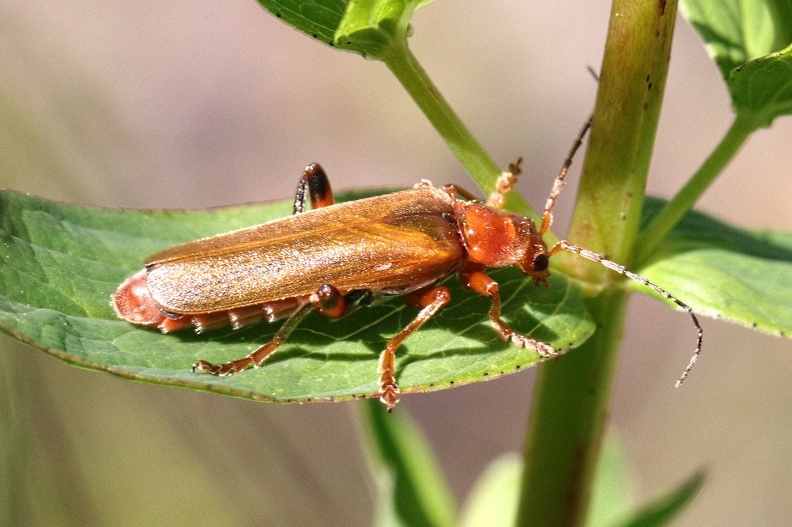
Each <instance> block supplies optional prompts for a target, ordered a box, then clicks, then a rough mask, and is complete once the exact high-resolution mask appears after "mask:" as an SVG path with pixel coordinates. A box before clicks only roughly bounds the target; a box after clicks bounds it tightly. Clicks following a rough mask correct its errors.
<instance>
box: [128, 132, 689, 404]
mask: <svg viewBox="0 0 792 527" xmlns="http://www.w3.org/2000/svg"><path fill="white" fill-rule="evenodd" d="M590 125H591V121H589V122H588V123H586V126H584V127H583V130H582V131H581V133H580V135H579V136H578V138H577V140H576V142H575V144H574V145H573V147H572V149H571V151H570V153H569V156H568V157H567V159H566V161H565V163H564V165H563V168H562V169H561V172H560V173H559V175H558V177H557V178H556V180H555V182H554V184H553V189H552V191H551V193H550V197H549V198H548V199H547V202H546V205H545V209H544V213H543V215H542V223H541V226H539V227H538V228H537V226H536V225H535V224H534V222H533V221H532V220H531V219H529V218H526V217H524V216H522V215H520V214H516V213H512V212H507V211H504V210H502V207H503V204H504V197H505V195H506V194H507V193H508V192H509V191H510V190H511V189H512V188H513V186H514V184H515V182H516V178H517V175H518V174H519V172H520V161H519V160H518V162H517V163H514V164H512V165H510V166H509V169H508V170H507V171H504V172H503V174H502V175H501V176H500V177H499V178H498V181H497V185H496V190H495V191H494V192H493V193H492V194H491V195H490V196H489V198H488V199H487V202H486V203H481V202H478V201H476V200H475V199H473V197H472V195H471V194H469V193H468V192H466V191H465V190H463V189H460V188H458V187H455V186H453V185H448V186H445V187H434V186H432V184H431V183H429V182H428V181H422V182H421V183H419V184H417V185H416V186H415V187H414V188H412V189H409V190H404V191H401V192H395V193H392V194H386V195H383V196H377V197H372V198H366V199H362V200H358V201H352V202H347V203H341V204H334V199H333V193H332V190H331V188H330V184H329V181H328V179H327V176H326V175H325V173H324V171H323V170H322V168H321V167H320V166H319V165H317V164H312V165H309V166H308V167H307V168H306V169H305V171H304V173H303V175H302V178H301V179H300V182H299V184H298V187H297V192H296V196H295V200H294V214H293V215H292V216H289V217H286V218H282V219H278V220H274V221H271V222H268V223H264V224H262V225H258V226H255V227H248V228H244V229H240V230H237V231H233V232H229V233H226V234H220V235H217V236H212V237H209V238H204V239H201V240H197V241H194V242H190V243H186V244H183V245H178V246H176V247H172V248H170V249H166V250H164V251H162V252H159V253H157V254H155V255H153V256H151V257H149V258H148V259H147V260H146V262H145V268H144V269H143V270H141V271H139V272H138V273H136V274H134V275H133V276H131V277H130V278H128V279H127V280H126V281H125V282H124V283H123V284H121V286H120V287H119V288H118V290H117V291H116V292H115V293H114V294H113V296H112V304H113V307H114V308H115V311H116V313H117V314H118V316H119V317H121V318H123V319H124V320H127V321H129V322H132V323H134V324H140V325H144V326H156V327H159V329H160V330H162V331H163V332H165V333H167V332H170V331H173V330H176V329H180V328H184V327H194V328H195V330H196V331H197V332H202V331H205V330H207V329H210V328H214V327H217V326H223V325H228V324H230V325H231V326H232V327H233V328H234V329H236V328H239V327H242V326H244V325H247V324H249V323H251V322H254V321H257V320H261V319H265V320H267V321H269V322H273V321H275V320H278V319H281V318H285V319H286V320H285V322H284V323H283V325H282V326H281V327H280V328H279V329H278V331H277V332H276V333H275V335H274V337H273V338H272V340H271V341H270V342H268V343H266V344H264V345H262V346H260V347H259V348H257V349H255V350H254V351H253V352H252V353H250V354H249V355H247V356H246V357H242V358H239V359H235V360H231V361H229V362H226V363H224V364H219V365H215V364H211V363H209V362H207V361H204V360H200V361H198V362H196V363H195V364H194V365H193V371H196V372H203V373H210V374H215V375H231V374H234V373H239V372H241V371H243V370H245V369H246V368H248V367H250V366H254V367H259V366H261V365H262V364H263V363H264V362H265V360H266V359H267V357H269V356H270V355H271V354H272V353H273V352H274V351H275V350H276V349H277V348H278V347H279V346H280V345H282V344H283V343H284V342H286V340H287V339H288V337H289V334H290V333H291V332H292V331H293V330H294V328H295V327H296V326H297V325H298V324H299V323H300V322H301V321H302V320H303V319H304V318H305V316H306V315H307V314H308V313H310V312H311V311H312V310H313V311H317V312H319V313H320V314H321V315H324V316H327V317H333V318H335V317H340V316H342V315H344V314H346V313H347V312H349V311H350V310H352V308H354V307H355V306H357V305H358V304H360V303H365V302H366V301H367V300H370V299H371V298H373V297H377V296H383V295H404V296H405V301H406V303H407V304H408V305H410V306H413V307H416V308H418V309H419V311H418V314H417V315H416V316H415V318H413V320H412V321H411V322H410V323H409V324H407V325H406V326H405V327H404V328H403V329H402V330H401V331H399V332H398V333H397V334H396V335H395V336H393V337H392V338H391V339H390V340H389V341H388V342H387V344H386V346H385V349H384V350H383V351H382V353H381V355H380V359H379V373H380V378H379V391H378V392H376V393H373V394H371V395H370V396H371V397H379V399H380V400H381V401H382V402H383V403H384V404H385V405H386V407H387V409H388V411H391V410H393V408H394V407H395V406H396V403H398V401H399V386H398V383H397V381H396V378H395V361H396V350H397V348H398V347H399V346H400V345H401V343H402V342H403V341H404V340H405V339H406V338H407V337H408V336H410V335H411V334H412V333H414V332H415V331H416V330H417V329H418V328H420V327H421V326H422V325H423V324H424V323H425V322H426V321H427V320H429V319H430V318H432V316H434V315H435V313H437V312H438V311H439V310H440V308H442V307H443V306H444V305H446V304H448V303H449V302H450V301H451V293H450V291H449V289H448V287H446V286H443V285H438V284H439V283H441V282H442V281H443V280H444V279H445V278H447V277H449V276H451V275H453V274H457V275H459V277H460V279H461V281H462V284H463V285H464V287H466V288H467V289H470V290H471V291H473V292H475V293H478V294H480V295H485V296H488V297H489V298H490V301H491V305H490V309H489V313H488V315H489V319H490V321H491V322H492V324H493V326H494V327H495V330H496V331H497V332H498V333H499V334H500V335H501V337H503V338H504V339H505V340H507V341H511V342H513V343H514V344H516V345H518V346H520V347H523V348H526V349H529V350H532V351H534V352H536V353H538V354H539V355H541V356H542V357H545V358H548V357H556V356H558V354H559V351H558V350H556V349H554V348H553V347H552V346H550V345H548V344H546V343H544V342H541V341H538V340H535V339H532V338H530V337H528V336H526V335H523V334H521V333H519V332H517V331H515V330H514V329H512V328H511V327H510V326H509V325H507V324H506V323H505V322H504V321H503V320H502V319H501V301H500V295H499V287H498V283H497V282H496V281H495V280H493V279H492V278H490V277H489V276H488V275H487V274H485V272H484V269H485V268H500V267H508V266H512V265H516V266H517V267H518V268H519V269H520V270H521V271H522V272H523V273H525V274H526V275H528V276H530V277H531V278H532V279H533V281H534V283H536V284H538V285H545V286H546V285H547V277H548V276H549V275H550V272H549V259H550V257H551V256H552V255H554V254H556V253H558V252H559V251H563V250H566V251H571V252H573V253H576V254H578V255H580V256H582V257H583V258H586V259H588V260H592V261H594V262H597V263H600V264H602V265H604V266H605V267H607V268H609V269H611V270H613V271H615V272H617V273H619V274H621V275H624V276H626V277H628V278H630V279H633V280H637V281H638V282H640V283H642V284H644V285H645V286H647V287H649V288H651V289H652V290H654V291H655V292H657V293H658V294H660V295H662V296H663V297H665V298H667V299H669V300H670V301H672V302H674V303H675V304H676V305H677V306H679V307H680V308H682V309H684V310H685V311H687V313H688V314H689V315H690V317H691V319H692V321H693V324H694V325H695V327H696V330H697V333H698V337H697V343H696V349H695V352H694V354H693V357H692V358H691V361H690V363H689V365H688V366H687V368H686V369H685V371H684V373H683V374H682V376H681V377H680V379H679V381H677V385H679V384H680V383H681V382H682V381H684V379H685V377H687V375H688V373H689V372H690V370H691V368H692V367H693V365H694V363H695V362H696V360H697V358H698V356H699V354H700V353H701V342H702V337H703V331H702V329H701V326H700V325H699V322H698V320H697V318H696V315H695V314H694V313H693V310H692V309H691V308H690V307H689V306H688V305H687V304H685V303H683V302H682V301H680V300H679V299H677V298H676V297H674V296H673V295H671V294H670V293H668V292H667V291H665V290H663V289H662V288H660V287H658V286H657V285H655V284H653V283H651V282H649V281H648V280H646V279H645V278H643V277H641V276H639V275H636V274H634V273H632V272H630V271H628V270H626V269H625V268H624V267H622V266H621V265H619V264H617V263H615V262H612V261H610V260H606V259H605V258H603V257H602V256H600V255H598V254H596V253H593V252H591V251H588V250H586V249H583V248H581V247H578V246H575V245H572V244H570V243H568V242H566V241H559V242H558V243H556V244H555V245H554V246H553V247H551V248H549V249H548V247H547V245H546V244H545V241H544V239H543V236H544V234H545V233H547V231H548V230H549V229H550V226H551V224H552V222H553V214H552V211H553V207H554V206H555V203H556V200H557V198H558V195H559V193H560V191H561V189H562V187H563V185H564V179H565V177H566V174H567V172H568V170H569V167H570V165H571V163H572V159H573V156H574V154H575V152H576V151H577V149H578V148H579V147H580V145H581V144H582V140H583V137H584V135H585V133H586V131H587V130H588V128H589V127H590ZM306 192H307V193H308V195H309V197H310V201H311V210H309V211H306V210H305V202H306Z"/></svg>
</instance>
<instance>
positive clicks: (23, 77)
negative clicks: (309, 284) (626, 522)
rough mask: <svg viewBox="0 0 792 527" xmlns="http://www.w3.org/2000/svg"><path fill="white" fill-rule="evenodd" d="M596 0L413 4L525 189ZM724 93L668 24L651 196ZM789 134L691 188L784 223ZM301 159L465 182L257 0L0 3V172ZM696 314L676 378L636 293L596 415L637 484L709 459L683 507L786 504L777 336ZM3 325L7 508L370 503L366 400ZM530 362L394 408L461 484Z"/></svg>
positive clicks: (788, 454)
mask: <svg viewBox="0 0 792 527" xmlns="http://www.w3.org/2000/svg"><path fill="white" fill-rule="evenodd" d="M609 7H610V6H609V4H608V3H607V2H582V3H581V2H552V3H546V2H533V1H531V2H525V1H521V0H520V1H518V0H502V1H499V2H487V1H483V0H478V1H469V2H464V3H461V2H451V1H447V0H446V1H437V2H434V3H432V4H430V5H428V6H426V7H424V8H422V9H420V10H419V11H418V12H417V14H416V15H415V16H414V18H413V26H414V29H415V34H414V36H413V38H412V39H411V41H410V43H411V46H412V49H413V51H414V53H415V55H416V56H417V57H418V59H419V61H421V63H422V64H423V66H424V67H425V69H426V70H427V71H428V73H429V75H430V76H431V77H432V78H433V80H434V81H435V83H436V84H437V85H438V87H439V88H440V90H441V92H442V93H443V94H444V95H445V96H446V98H447V99H448V100H449V102H450V103H451V105H452V106H453V107H454V108H455V109H456V111H457V112H458V113H459V115H460V116H461V117H462V119H463V121H464V122H465V123H466V124H467V125H468V127H469V128H470V130H471V131H472V133H473V134H474V136H476V137H477V138H478V139H479V141H480V142H481V143H482V145H483V146H484V147H485V149H486V150H487V151H488V152H489V153H490V154H491V155H492V156H493V157H494V159H495V160H496V161H497V162H498V163H499V164H501V165H503V166H505V165H506V164H507V163H508V162H510V161H513V160H514V159H515V158H516V157H518V156H523V157H524V158H525V160H526V161H525V164H524V166H525V167H526V175H525V176H523V178H522V180H521V182H520V191H521V192H522V193H523V195H525V196H526V197H527V198H528V200H529V201H530V202H531V203H532V204H533V206H534V207H536V208H540V207H541V206H542V204H543V203H544V200H545V198H546V196H547V194H548V192H549V190H550V186H551V184H552V180H553V178H554V177H555V175H556V173H557V171H558V169H559V167H560V165H561V162H562V161H563V159H564V157H565V155H566V152H567V150H568V148H569V146H570V145H571V143H572V141H573V139H574V137H575V135H576V134H577V132H578V130H579V129H580V127H581V126H582V124H583V122H584V121H585V120H586V118H587V117H588V115H589V113H590V112H591V110H592V108H593V105H594V99H595V92H596V84H595V82H594V81H593V80H592V79H591V76H590V75H589V73H588V72H587V71H586V67H587V66H592V67H593V68H594V69H595V70H596V69H599V65H600V63H601V58H602V57H601V53H602V48H603V46H604V40H605V36H606V29H607V22H608V14H609ZM460 57H464V60H460ZM731 116H732V114H731V111H730V108H729V98H728V95H727V92H726V89H725V87H724V86H723V82H722V81H721V79H720V75H719V73H718V71H717V70H716V68H715V66H714V65H713V64H712V63H711V61H710V60H709V58H708V57H707V55H706V53H705V51H704V49H703V47H702V45H701V44H700V41H699V39H698V37H697V36H696V35H695V34H694V33H693V31H692V30H691V29H690V28H689V27H688V26H687V25H686V23H684V22H682V21H680V22H679V23H678V26H677V30H676V34H675V42H674V48H673V53H672V61H671V70H670V74H669V79H668V87H667V90H666V99H665V103H664V107H663V114H662V118H661V122H660V130H659V135H658V141H657V146H656V149H655V157H654V160H653V163H652V167H651V176H650V181H649V191H650V193H653V194H656V195H660V196H670V195H672V194H673V193H674V191H675V190H676V189H677V188H679V187H680V186H681V185H682V183H683V182H684V181H685V180H686V179H687V178H688V177H689V176H690V175H691V174H692V173H693V171H695V169H696V168H697V167H698V165H699V164H700V163H701V162H702V161H703V159H704V158H705V157H706V156H707V155H708V154H709V152H710V151H711V149H712V148H713V147H714V146H715V144H716V143H717V142H718V141H719V140H720V138H721V137H722V135H723V134H724V133H725V131H726V129H727V127H728V125H729V124H730V122H731ZM791 133H792V120H790V119H779V121H778V122H777V123H776V124H775V125H774V127H773V128H772V129H771V130H767V131H761V132H759V133H757V134H755V136H754V137H752V138H751V139H750V141H749V142H748V144H747V145H746V146H745V147H744V149H743V150H742V152H741V153H740V154H739V155H738V157H737V158H736V159H735V161H734V162H733V163H732V164H731V165H730V166H729V167H728V169H727V170H726V173H724V174H723V176H722V177H721V178H720V180H719V181H718V182H717V183H716V185H715V186H714V187H713V188H712V189H711V190H710V191H709V192H708V193H707V194H706V196H705V197H704V198H703V199H702V200H701V202H700V204H699V207H700V208H701V209H702V210H704V211H706V212H708V213H711V214H714V215H717V216H718V217H720V218H724V219H727V220H729V221H732V222H736V223H739V224H741V225H746V226H751V227H777V228H782V229H786V230H789V229H791V228H792V207H790V206H789V205H790V203H792V184H790V178H789V177H788V175H789V174H790V169H789V167H790V165H791V164H792V153H791V152H792V150H790V148H789V137H790V134H791ZM312 161H319V162H321V163H322V164H323V166H324V167H325V169H326V170H327V172H328V174H329V175H330V178H331V181H332V183H333V185H334V188H335V189H336V190H339V189H344V188H351V187H378V186H410V185H412V184H413V183H415V182H416V181H418V180H419V179H421V178H426V179H431V180H433V181H434V182H435V183H449V182H453V183H460V184H463V185H465V186H468V187H472V183H471V182H470V180H469V179H468V178H467V177H466V175H465V173H464V171H463V170H462V168H461V166H460V165H459V163H458V162H457V161H456V159H455V158H454V157H453V156H452V155H451V153H450V152H449V150H448V149H447V147H446V146H445V144H444V143H443V142H442V141H441V140H440V139H439V137H438V136H437V135H436V133H435V132H434V130H433V129H432V128H431V126H430V125H429V123H428V122H427V121H426V119H425V118H424V116H423V115H422V114H421V113H420V111H419V110H418V109H417V108H416V107H415V105H414V104H413V102H412V101H411V100H410V99H409V98H408V97H407V95H406V94H405V93H404V92H403V91H402V89H401V88H400V86H399V85H398V83H397V82H396V81H395V79H394V78H393V77H392V76H391V75H390V73H389V72H388V71H387V69H386V68H385V67H384V65H382V64H381V63H378V62H373V61H366V60H364V59H362V58H361V57H359V56H357V55H353V54H348V53H342V52H339V51H337V50H335V49H332V48H330V47H327V46H324V45H322V44H320V43H318V42H315V41H312V40H311V39H309V38H308V37H306V36H304V35H302V34H300V33H298V32H296V31H294V30H292V29H291V28H289V27H287V26H286V25H284V24H282V23H281V22H279V21H278V20H277V19H276V18H274V17H272V16H270V15H269V14H268V13H266V12H265V11H263V10H262V9H261V8H260V7H259V5H258V3H256V2H255V1H254V0H226V1H224V2H222V3H221V2H210V1H208V0H193V1H191V2H186V1H180V0H172V1H170V2H155V1H152V0H136V1H128V0H118V1H116V2H111V3H108V2H100V1H98V0H84V1H82V2H61V3H58V2H55V3H51V2H50V3H40V2H26V1H21V0H4V1H3V2H0V186H2V187H7V188H12V189H15V190H21V191H26V192H30V193H33V194H36V195H39V196H44V197H47V198H52V199H56V200H59V201H65V202H70V203H83V204H94V205H104V206H113V207H116V206H122V207H142V208H195V207H209V206H218V205H227V204H234V203H241V202H251V201H265V200H272V199H281V198H290V197H291V196H292V193H293V189H294V187H295V184H296V182H297V178H298V176H299V175H300V173H301V170H302V168H303V167H304V166H305V165H306V164H307V163H309V162H312ZM579 164H580V158H579V159H578V166H579ZM570 179H571V181H572V182H574V181H575V180H576V172H575V173H574V174H573V175H572V176H571V177H570ZM570 186H571V187H573V188H570V189H568V190H567V191H566V192H565V194H564V195H562V197H561V202H560V204H559V207H558V209H557V214H556V217H557V218H558V221H557V223H556V225H555V230H556V232H558V233H559V234H561V235H563V234H564V233H565V232H566V225H568V220H569V214H570V212H571V207H572V204H573V201H574V184H572V185H570ZM768 189H772V192H768ZM704 325H705V330H706V332H707V334H706V341H705V351H704V357H703V359H702V361H701V363H700V364H699V366H698V368H697V369H696V371H695V372H694V375H692V376H691V378H690V379H689V381H688V382H687V383H686V384H685V386H684V388H683V389H680V390H675V389H674V388H673V383H674V381H675V380H676V378H677V376H678V374H679V372H680V371H681V369H682V368H683V367H684V366H685V365H686V364H687V361H688V359H689V348H690V345H691V343H692V339H693V334H692V330H691V328H690V327H689V320H688V319H687V317H686V316H685V315H684V314H682V313H676V312H672V311H671V310H669V309H667V308H666V307H664V306H663V305H662V304H661V303H660V302H657V301H654V300H651V299H649V298H647V297H644V296H640V297H639V296H636V297H634V299H633V300H632V303H631V310H630V320H629V324H628V329H627V335H626V340H625V347H624V352H623V355H622V357H621V359H620V363H619V367H618V370H619V371H618V377H617V379H616V385H615V393H614V396H613V402H612V407H611V411H610V425H611V428H612V430H613V432H614V433H615V434H617V435H618V436H619V437H621V438H622V439H623V441H624V443H625V446H626V450H627V455H628V458H629V460H630V464H631V474H630V478H631V479H632V481H633V482H634V485H635V492H636V497H637V499H638V500H639V501H645V500H647V499H649V498H651V497H653V496H656V495H657V494H658V493H659V492H662V491H667V490H669V489H670V488H672V487H673V486H675V485H676V484H678V483H679V482H680V481H681V480H683V479H685V478H686V477H687V476H688V475H689V474H691V473H692V472H693V471H694V470H695V469H697V468H700V467H702V466H706V467H708V468H709V471H710V477H709V480H708V482H707V484H706V486H705V488H704V490H703V492H702V493H701V494H700V495H699V496H698V498H697V499H696V500H695V501H694V503H693V505H692V506H691V507H690V508H689V509H688V510H687V511H686V512H685V513H684V514H683V517H682V518H681V519H680V520H679V521H678V525H746V524H753V525H781V524H790V523H792V470H790V469H792V449H791V448H790V445H792V441H791V440H790V433H789V431H790V429H792V405H789V404H788V399H789V395H788V392H789V386H791V385H792V353H791V352H792V343H790V342H789V341H788V340H787V341H784V340H781V339H778V338H774V337H769V336H764V335H760V334H757V333H754V332H751V331H748V330H746V329H742V328H738V327H735V326H731V325H728V324H725V323H722V322H718V321H712V320H705V321H704ZM0 349H1V350H2V351H0V372H2V377H0V412H2V414H1V415H0V434H1V435H2V439H0V441H2V442H4V443H6V444H3V445H2V446H0V463H2V465H1V466H0V469H1V470H2V474H0V485H3V486H4V487H5V488H4V490H3V491H2V502H0V509H2V510H5V511H6V512H5V513H0V520H2V518H6V519H8V518H21V519H22V521H23V523H24V524H28V525H40V524H59V525H69V524H75V525H77V524H80V525H91V524H93V525H98V524H104V525H107V524H113V525H131V524H135V525H139V524H171V525H180V524H191V525H201V524H212V525H303V526H310V525H330V524H334V525H350V526H356V525H361V526H362V525H368V524H370V523H371V517H372V507H373V502H372V492H373V487H372V484H371V483H370V481H369V479H368V475H367V470H368V469H367V466H366V464H365V461H364V458H362V457H361V450H360V448H361V447H360V443H359V433H358V429H357V424H356V418H355V413H356V408H355V407H356V404H357V403H354V402H348V403H342V404H320V405H302V406H299V405H274V404H262V403H254V402H248V401H241V400H234V399H230V398H224V397H221V396H216V395H209V394H205V393H197V392H189V391H185V390H176V389H168V388H162V387H157V386H149V385H144V384H136V383H131V382H126V381H122V380H119V379H116V378H113V377H111V376H109V375H102V374H98V373H94V372H89V371H84V370H80V369H77V368H73V367H70V366H68V365H66V364H65V363H62V362H60V361H58V360H56V359H53V358H51V357H49V356H47V355H45V354H43V353H40V352H38V351H35V350H33V349H32V348H27V347H24V346H21V345H19V344H17V343H15V342H14V341H13V340H11V339H10V338H7V337H5V336H0ZM535 374H536V372H535V371H526V372H523V373H521V374H517V375H512V376H509V377H507V378H503V379H500V380H496V381H492V382H489V383H479V384H477V385H473V386H468V387H463V388H458V389H454V390H446V391H443V392H437V393H433V394H426V395H411V396H408V397H405V398H404V400H403V403H402V405H400V407H399V410H400V411H401V410H406V411H409V412H410V414H411V415H412V416H414V418H415V419H416V420H417V421H418V422H419V424H420V426H421V427H422V429H423V430H424V432H425V433H426V435H427V436H428V438H429V440H430V441H431V443H432V445H433V446H434V448H435V450H436V452H437V455H438V457H439V459H440V462H441V465H442V468H443V470H444V472H445V474H446V475H447V476H448V478H449V479H450V481H451V483H452V485H453V491H454V495H455V497H456V499H457V502H458V503H460V504H461V503H463V501H464V498H465V496H466V494H467V492H468V491H469V490H470V488H471V486H472V485H473V483H474V481H475V479H476V477H477V475H478V474H479V473H480V472H481V471H482V469H483V468H484V467H486V466H487V464H488V463H489V462H490V461H492V460H493V459H495V458H496V457H498V456H499V455H501V454H503V453H506V452H509V451H515V450H519V449H520V447H521V445H522V442H523V436H524V434H525V429H526V426H527V422H526V415H527V412H528V408H529V405H530V400H531V393H532V388H533V381H534V377H535Z"/></svg>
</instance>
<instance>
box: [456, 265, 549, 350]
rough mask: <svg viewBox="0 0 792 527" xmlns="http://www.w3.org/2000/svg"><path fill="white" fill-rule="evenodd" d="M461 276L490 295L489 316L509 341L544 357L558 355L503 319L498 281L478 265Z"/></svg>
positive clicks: (466, 270)
mask: <svg viewBox="0 0 792 527" xmlns="http://www.w3.org/2000/svg"><path fill="white" fill-rule="evenodd" d="M459 277H460V279H461V280H462V284H463V285H464V286H465V287H467V288H468V289H470V290H472V291H474V292H476V293H478V294H480V295H486V296H488V297H490V299H491V300H492V305H491V306H490V310H489V318H490V320H491V321H492V323H493V325H494V326H495V329H496V330H497V332H498V333H500V336H501V337H503V338H504V339H505V340H507V341H509V340H510V341H512V342H513V343H514V344H517V345H518V346H520V347H521V348H526V349H529V350H533V351H535V352H537V353H538V354H539V355H541V356H542V357H544V358H548V357H557V356H558V350H556V349H555V348H554V347H552V346H551V345H549V344H546V343H544V342H542V341H540V340H536V339H532V338H530V337H527V336H525V335H523V334H521V333H517V332H516V331H514V330H513V329H512V328H511V326H509V325H508V324H507V323H506V322H504V321H503V320H502V319H501V299H500V287H499V286H498V282H496V281H495V280H494V279H493V278H490V277H489V276H487V275H486V274H484V272H483V271H481V269H480V268H478V266H470V265H469V266H468V267H467V268H466V269H465V270H463V271H461V272H460V273H459Z"/></svg>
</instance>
